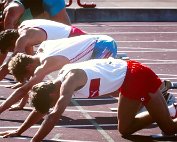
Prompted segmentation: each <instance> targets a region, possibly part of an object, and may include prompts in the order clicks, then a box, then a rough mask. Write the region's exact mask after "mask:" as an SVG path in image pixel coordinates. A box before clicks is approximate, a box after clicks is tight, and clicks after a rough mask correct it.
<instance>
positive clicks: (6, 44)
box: [0, 29, 19, 53]
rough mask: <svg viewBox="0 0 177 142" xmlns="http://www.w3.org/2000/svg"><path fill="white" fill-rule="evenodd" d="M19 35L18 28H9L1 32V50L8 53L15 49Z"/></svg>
mask: <svg viewBox="0 0 177 142" xmlns="http://www.w3.org/2000/svg"><path fill="white" fill-rule="evenodd" d="M18 37H19V34H18V31H17V30H16V29H8V30H5V31H1V32H0V52H1V53H7V52H8V51H13V49H14V48H15V42H16V40H17V38H18Z"/></svg>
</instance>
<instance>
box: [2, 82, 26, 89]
mask: <svg viewBox="0 0 177 142" xmlns="http://www.w3.org/2000/svg"><path fill="white" fill-rule="evenodd" d="M22 85H23V83H20V82H18V83H15V84H12V85H5V87H6V88H12V89H17V88H19V87H21V86H22Z"/></svg>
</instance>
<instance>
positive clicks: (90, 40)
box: [37, 35, 97, 63]
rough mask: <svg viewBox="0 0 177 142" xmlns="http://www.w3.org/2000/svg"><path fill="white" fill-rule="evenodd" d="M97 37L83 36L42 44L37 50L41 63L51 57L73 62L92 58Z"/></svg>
mask: <svg viewBox="0 0 177 142" xmlns="http://www.w3.org/2000/svg"><path fill="white" fill-rule="evenodd" d="M96 41H97V40H96V37H93V36H89V35H81V36H76V37H70V38H63V39H58V40H47V41H44V42H42V44H41V45H40V46H39V48H38V50H37V55H38V56H39V57H40V62H43V61H44V60H45V59H46V58H48V57H51V56H58V55H61V56H64V57H66V58H68V59H69V60H70V62H71V63H73V62H81V61H85V60H88V59H90V58H91V56H92V53H93V49H94V46H95V43H96Z"/></svg>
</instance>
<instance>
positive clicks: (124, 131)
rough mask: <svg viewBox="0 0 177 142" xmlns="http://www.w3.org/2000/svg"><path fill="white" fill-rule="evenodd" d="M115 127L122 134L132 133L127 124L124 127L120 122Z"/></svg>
mask: <svg viewBox="0 0 177 142" xmlns="http://www.w3.org/2000/svg"><path fill="white" fill-rule="evenodd" d="M117 129H118V131H119V133H120V134H121V135H122V136H128V135H131V134H132V132H131V131H130V129H129V127H128V126H126V127H125V126H124V125H121V124H120V123H119V125H118V127H117Z"/></svg>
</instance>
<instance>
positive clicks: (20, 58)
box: [8, 53, 34, 82]
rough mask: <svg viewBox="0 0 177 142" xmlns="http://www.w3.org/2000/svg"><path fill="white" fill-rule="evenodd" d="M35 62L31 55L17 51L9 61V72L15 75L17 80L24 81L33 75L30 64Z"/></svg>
mask: <svg viewBox="0 0 177 142" xmlns="http://www.w3.org/2000/svg"><path fill="white" fill-rule="evenodd" d="M32 63H33V59H32V56H31V55H27V54H24V53H17V54H16V55H15V56H14V57H12V58H11V60H10V62H9V63H8V70H9V72H10V73H11V74H12V75H14V77H15V78H16V80H17V81H19V82H24V81H26V80H27V79H29V77H31V76H32V75H33V73H34V72H33V73H32V71H31V69H30V67H29V65H30V64H32Z"/></svg>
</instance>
